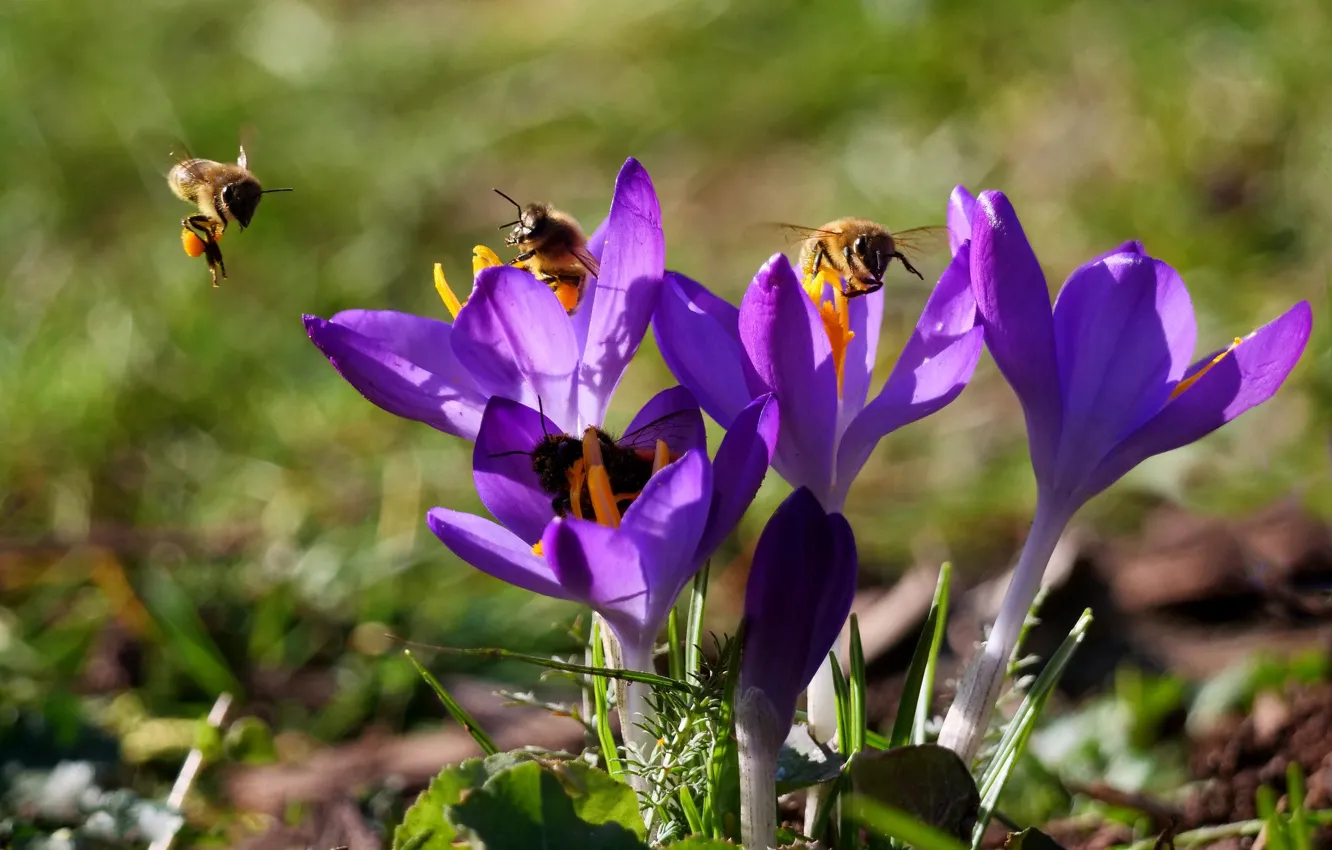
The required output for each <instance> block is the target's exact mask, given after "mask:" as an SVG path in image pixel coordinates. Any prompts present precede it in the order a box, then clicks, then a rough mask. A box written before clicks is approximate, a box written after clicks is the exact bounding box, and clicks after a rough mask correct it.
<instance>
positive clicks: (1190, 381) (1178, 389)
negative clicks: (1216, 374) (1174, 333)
mask: <svg viewBox="0 0 1332 850" xmlns="http://www.w3.org/2000/svg"><path fill="white" fill-rule="evenodd" d="M1251 336H1252V334H1251ZM1242 342H1244V338H1243V337H1238V336H1237V337H1235V341H1234V342H1232V343H1231V344H1230V347H1229V348H1227V349H1226V350H1225V351H1223V352H1221V353H1220V354H1218V355H1216V356H1215V357H1213V358H1212V362H1211V363H1208V364H1207V365H1206V366H1204V367H1202V368H1201V369H1199V370H1198V371H1197V372H1195V373H1194V374H1192V375H1190V376H1189V377H1187V378H1185V379H1184V380H1182V381H1180V382H1179V383H1178V384H1176V385H1175V388H1174V389H1173V390H1172V391H1171V392H1170V399H1171V400H1172V401H1173V400H1174V399H1176V398H1178V397H1179V395H1180V394H1181V393H1183V392H1184V391H1185V390H1187V389H1188V388H1189V387H1191V386H1193V385H1194V383H1195V382H1197V380H1198V379H1199V378H1201V377H1202V376H1203V375H1206V374H1207V373H1208V372H1210V371H1212V367H1213V366H1215V365H1216V364H1218V363H1220V362H1221V361H1222V360H1225V359H1226V355H1227V354H1229V353H1230V352H1232V351H1234V350H1235V349H1236V348H1239V345H1240V343H1242Z"/></svg>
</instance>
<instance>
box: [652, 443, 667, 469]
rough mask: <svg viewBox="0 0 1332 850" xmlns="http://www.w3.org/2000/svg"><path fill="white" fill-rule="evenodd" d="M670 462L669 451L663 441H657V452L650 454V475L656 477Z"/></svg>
mask: <svg viewBox="0 0 1332 850" xmlns="http://www.w3.org/2000/svg"><path fill="white" fill-rule="evenodd" d="M670 462H671V450H670V449H669V448H667V446H666V441H665V440H657V450H656V451H655V452H653V453H652V474H653V475H656V474H657V473H658V472H661V471H662V470H663V469H665V468H666V464H668V463H670Z"/></svg>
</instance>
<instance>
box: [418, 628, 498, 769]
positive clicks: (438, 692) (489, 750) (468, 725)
mask: <svg viewBox="0 0 1332 850" xmlns="http://www.w3.org/2000/svg"><path fill="white" fill-rule="evenodd" d="M403 654H404V655H406V656H407V658H408V660H409V661H411V662H412V666H414V667H415V668H416V672H417V673H420V674H421V678H422V679H425V681H426V684H427V685H429V686H430V688H431V690H433V691H434V692H435V696H437V697H439V701H440V702H442V703H443V704H444V710H445V711H447V712H448V713H449V714H451V715H453V719H454V720H456V721H458V723H459V724H460V725H461V726H462V728H464V729H466V730H467V734H468V735H471V736H472V740H473V741H476V743H477V746H479V747H480V748H481V750H482V752H484V753H485V754H486V755H488V756H493V755H495V753H498V752H499V747H497V746H495V742H494V741H493V740H491V737H490V736H489V735H487V734H486V730H484V729H482V728H481V726H480V724H478V723H477V722H476V720H474V719H473V718H472V715H470V714H468V713H467V709H465V708H463V707H462V706H461V705H459V704H458V701H457V700H455V699H454V698H453V697H452V696H451V695H450V694H449V692H448V691H446V690H445V689H444V686H443V685H441V684H440V683H439V680H438V679H436V678H435V677H434V676H432V675H430V671H429V670H427V669H426V668H425V667H423V666H422V665H421V662H420V661H417V660H416V656H415V655H412V651H411V650H410V649H404V650H403Z"/></svg>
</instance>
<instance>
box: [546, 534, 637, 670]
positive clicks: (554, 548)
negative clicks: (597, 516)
mask: <svg viewBox="0 0 1332 850" xmlns="http://www.w3.org/2000/svg"><path fill="white" fill-rule="evenodd" d="M541 549H542V551H543V552H545V554H546V560H547V561H549V562H550V568H551V570H552V571H553V572H554V574H555V575H556V576H558V578H559V582H560V585H561V586H562V587H563V588H564V589H565V591H566V592H567V593H568V594H569V596H570V598H572V599H577V600H579V601H580V602H583V603H584V604H586V605H587V606H588V607H589V608H591V609H593V610H594V611H596V612H597V613H599V614H601V615H602V616H603V617H605V618H606V621H607V622H608V623H610V625H611V627H612V628H613V629H614V630H615V634H616V636H617V637H618V638H620V640H621V642H622V643H626V644H629V645H630V646H632V647H634V648H640V647H641V646H642V645H643V643H645V642H646V641H650V640H651V639H652V638H653V637H655V636H656V635H655V634H653V635H648V634H647V625H646V624H647V619H648V618H647V610H648V592H649V587H648V577H647V575H646V573H645V572H644V569H643V564H642V561H641V560H640V558H639V554H640V553H639V550H638V548H637V547H636V546H635V545H634V541H633V539H632V538H630V537H629V535H627V534H624V533H622V532H621V531H619V530H617V529H613V528H608V527H606V526H604V525H597V524H596V523H595V522H589V521H586V520H581V519H563V520H559V521H557V522H552V523H551V524H550V527H549V528H547V529H546V534H545V536H544V537H542V538H541Z"/></svg>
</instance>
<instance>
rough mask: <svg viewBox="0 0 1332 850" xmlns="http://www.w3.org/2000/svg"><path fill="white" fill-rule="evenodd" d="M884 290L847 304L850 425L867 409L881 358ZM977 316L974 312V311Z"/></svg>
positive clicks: (845, 413)
mask: <svg viewBox="0 0 1332 850" xmlns="http://www.w3.org/2000/svg"><path fill="white" fill-rule="evenodd" d="M883 299H884V290H882V289H880V290H878V291H877V292H871V293H870V294H869V295H864V296H862V297H860V298H852V299H850V300H848V301H847V305H846V309H847V312H848V313H849V314H850V315H849V316H848V319H849V325H850V328H851V333H852V334H854V336H852V337H851V341H850V342H849V343H847V346H846V361H845V363H844V364H843V365H842V406H841V412H840V416H841V419H842V422H850V421H851V420H852V419H854V418H855V416H856V414H857V413H859V412H860V410H861V408H863V407H864V406H865V398H866V397H867V396H868V395H869V385H870V377H871V376H872V375H873V374H874V364H875V361H876V360H878V357H879V329H880V328H881V327H882V326H883ZM972 312H973V313H974V312H975V311H974V309H973V311H972Z"/></svg>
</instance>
